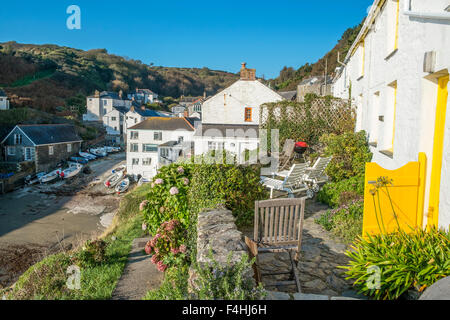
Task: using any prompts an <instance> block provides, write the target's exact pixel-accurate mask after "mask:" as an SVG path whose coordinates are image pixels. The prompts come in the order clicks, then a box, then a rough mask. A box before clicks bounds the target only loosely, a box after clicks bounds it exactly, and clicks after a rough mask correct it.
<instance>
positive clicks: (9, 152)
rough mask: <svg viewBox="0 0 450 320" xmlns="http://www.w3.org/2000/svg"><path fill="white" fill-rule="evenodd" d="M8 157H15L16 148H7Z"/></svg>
mask: <svg viewBox="0 0 450 320" xmlns="http://www.w3.org/2000/svg"><path fill="white" fill-rule="evenodd" d="M7 149H8V150H7V152H8V156H15V155H16V147H8V148H7Z"/></svg>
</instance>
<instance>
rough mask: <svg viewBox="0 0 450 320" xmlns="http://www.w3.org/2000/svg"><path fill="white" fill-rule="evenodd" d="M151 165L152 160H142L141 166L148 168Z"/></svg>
mask: <svg viewBox="0 0 450 320" xmlns="http://www.w3.org/2000/svg"><path fill="white" fill-rule="evenodd" d="M151 163H152V158H144V159H142V165H144V166H149V165H150V164H151Z"/></svg>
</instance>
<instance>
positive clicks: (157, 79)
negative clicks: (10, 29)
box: [0, 42, 238, 112]
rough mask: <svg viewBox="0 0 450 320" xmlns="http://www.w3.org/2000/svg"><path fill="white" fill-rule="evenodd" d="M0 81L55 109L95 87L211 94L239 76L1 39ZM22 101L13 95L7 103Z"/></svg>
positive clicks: (175, 94) (167, 93)
mask: <svg viewBox="0 0 450 320" xmlns="http://www.w3.org/2000/svg"><path fill="white" fill-rule="evenodd" d="M0 70H2V71H3V72H2V73H0V86H3V87H4V90H5V91H6V92H7V94H8V95H10V96H11V95H17V96H19V97H28V98H31V99H32V102H31V104H30V103H28V104H29V106H32V107H33V108H36V109H40V110H44V111H50V112H54V110H55V108H56V107H57V106H67V105H68V104H69V103H70V102H69V99H71V98H74V97H76V96H77V95H82V96H87V95H90V94H93V93H94V91H95V90H100V91H101V90H113V91H116V92H119V90H123V92H124V93H126V92H131V91H134V90H135V88H149V89H151V90H153V91H155V92H157V93H158V94H160V95H162V96H172V97H179V96H180V95H182V94H184V95H186V96H187V95H192V96H200V95H203V92H204V91H206V93H207V94H209V95H211V94H214V93H216V92H217V91H218V90H220V89H222V88H224V87H226V86H228V85H229V84H231V83H232V82H234V81H236V80H237V79H238V76H237V75H236V74H234V73H229V72H224V71H215V70H209V69H207V68H202V69H199V68H168V67H156V66H150V65H146V64H144V63H142V62H141V61H138V60H132V59H128V58H124V57H120V56H116V55H113V54H108V52H107V51H106V50H105V49H95V50H89V51H83V50H78V49H73V48H68V47H60V46H56V45H32V44H19V43H16V42H7V43H0ZM16 103H17V105H21V104H22V102H21V101H20V100H17V99H12V100H11V104H12V105H13V106H15V104H16Z"/></svg>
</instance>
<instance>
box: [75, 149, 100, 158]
mask: <svg viewBox="0 0 450 320" xmlns="http://www.w3.org/2000/svg"><path fill="white" fill-rule="evenodd" d="M78 154H79V155H80V157H83V158H85V159H88V160H95V159H97V157H96V156H94V155H93V154H91V153H88V152H82V151H80V152H78Z"/></svg>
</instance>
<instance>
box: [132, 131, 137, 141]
mask: <svg viewBox="0 0 450 320" xmlns="http://www.w3.org/2000/svg"><path fill="white" fill-rule="evenodd" d="M138 138H139V132H137V131H130V139H131V140H137V139H138Z"/></svg>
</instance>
